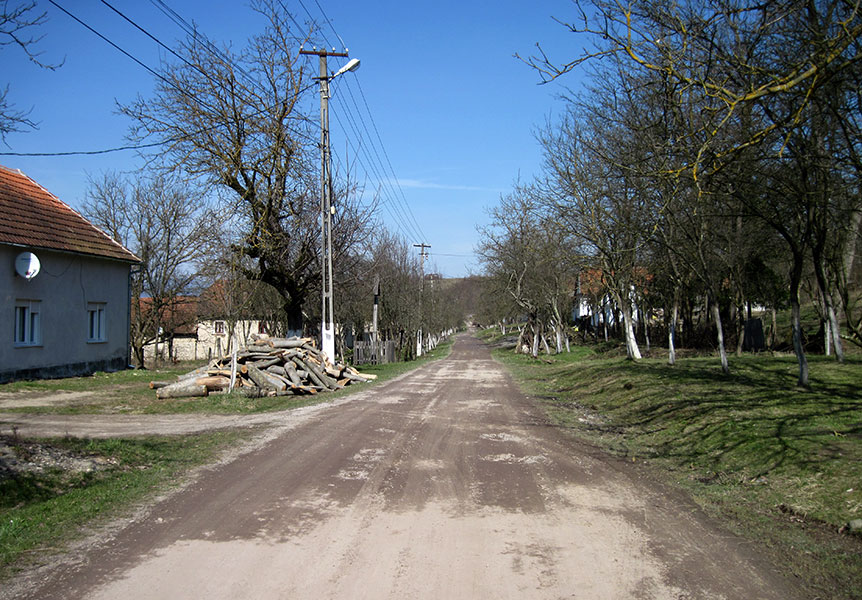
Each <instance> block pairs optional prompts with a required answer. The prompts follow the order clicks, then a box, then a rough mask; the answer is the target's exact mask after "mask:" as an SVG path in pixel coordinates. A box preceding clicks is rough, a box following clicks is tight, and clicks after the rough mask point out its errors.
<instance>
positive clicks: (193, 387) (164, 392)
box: [156, 379, 208, 400]
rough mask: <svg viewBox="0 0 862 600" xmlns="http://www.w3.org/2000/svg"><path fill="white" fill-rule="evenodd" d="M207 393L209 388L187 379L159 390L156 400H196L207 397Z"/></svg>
mask: <svg viewBox="0 0 862 600" xmlns="http://www.w3.org/2000/svg"><path fill="white" fill-rule="evenodd" d="M207 393H208V392H207V386H205V385H200V384H198V383H196V382H195V380H194V379H185V380H183V381H178V382H176V383H172V384H171V385H166V386H165V387H163V388H159V389H157V390H156V398H158V399H160V400H164V399H166V398H194V397H198V396H206V395H207Z"/></svg>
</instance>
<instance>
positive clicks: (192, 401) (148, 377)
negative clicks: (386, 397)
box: [0, 340, 453, 414]
mask: <svg viewBox="0 0 862 600" xmlns="http://www.w3.org/2000/svg"><path fill="white" fill-rule="evenodd" d="M452 344H453V341H452V340H448V341H445V342H443V343H441V344H440V345H439V346H437V348H435V349H434V350H432V351H431V352H429V353H427V354H425V355H424V356H422V357H421V358H419V359H418V360H414V361H410V362H399V363H391V364H385V365H360V366H359V367H358V368H359V370H360V371H362V372H363V373H370V374H374V375H377V380H376V381H374V382H371V383H368V384H359V385H351V386H348V387H347V388H345V389H344V390H339V391H337V392H327V393H321V394H316V395H313V396H276V397H272V398H270V397H264V398H247V397H245V396H242V395H241V394H211V395H209V396H206V397H203V398H181V399H173V400H157V399H156V393H155V391H153V390H151V389H150V388H149V382H150V381H153V380H160V381H173V380H174V379H175V378H176V377H177V375H181V374H183V373H187V372H189V371H191V370H192V369H194V368H195V367H198V366H200V365H201V363H187V364H180V365H176V366H172V367H171V368H165V369H153V370H127V371H118V372H116V373H96V374H95V375H92V376H90V377H70V378H67V379H55V380H44V381H21V382H15V383H8V384H4V385H2V386H0V391H2V392H22V393H26V392H53V393H56V394H58V395H59V396H62V395H63V394H68V393H70V392H72V393H74V392H78V393H83V396H81V397H80V399H76V400H74V401H71V402H61V403H57V404H46V405H40V406H18V407H9V408H0V410H2V411H6V412H23V413H29V414H37V413H38V414H118V413H122V414H180V413H210V414H250V413H261V412H268V411H274V410H290V409H293V408H299V407H301V406H309V405H312V404H319V403H321V402H329V401H332V400H334V399H336V398H339V397H341V396H344V395H346V394H351V393H355V392H358V391H361V390H363V389H367V388H368V386H373V385H375V384H377V383H381V382H383V381H387V380H389V379H392V378H393V377H397V376H398V375H401V374H402V373H406V372H407V371H411V370H413V369H415V368H417V367H420V366H422V365H423V364H425V363H427V362H429V361H433V360H439V359H441V358H445V357H446V356H448V355H449V353H450V352H451V351H452Z"/></svg>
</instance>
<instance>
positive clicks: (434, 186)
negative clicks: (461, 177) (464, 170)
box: [389, 179, 505, 194]
mask: <svg viewBox="0 0 862 600" xmlns="http://www.w3.org/2000/svg"><path fill="white" fill-rule="evenodd" d="M389 183H390V184H391V185H393V186H397V185H400V186H401V187H402V188H403V189H414V190H450V191H460V192H486V193H487V192H491V193H494V194H501V193H503V192H504V191H505V190H501V189H497V188H488V187H481V186H475V185H457V184H446V183H435V182H433V181H424V180H422V179H398V180H397V181H392V180H390V182H389Z"/></svg>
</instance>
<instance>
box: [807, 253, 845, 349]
mask: <svg viewBox="0 0 862 600" xmlns="http://www.w3.org/2000/svg"><path fill="white" fill-rule="evenodd" d="M822 254H823V250H822V248H819V247H818V248H815V249H814V276H815V278H816V279H817V287H818V289H819V291H820V297H821V298H822V299H823V306H824V308H825V312H826V314H825V318H826V320H827V321H828V323H829V327H828V328H826V330H827V335H828V334H829V333H831V334H832V337H831V339H832V343H833V345H834V347H835V358H837V359H838V362H839V363H844V348H843V346H842V345H841V328H840V326H839V324H838V318H837V317H836V315H835V303H834V302H832V294H831V292H830V290H829V283H828V281H827V280H826V267H825V264H824V259H823V256H822ZM827 348H828V345H827Z"/></svg>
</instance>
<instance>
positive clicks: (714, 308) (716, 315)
mask: <svg viewBox="0 0 862 600" xmlns="http://www.w3.org/2000/svg"><path fill="white" fill-rule="evenodd" d="M710 311H711V313H712V319H713V320H714V321H715V331H716V337H717V338H718V355H719V357H720V358H721V370H722V372H723V373H724V374H728V373H730V366H729V365H728V364H727V349H726V348H725V347H724V331H722V327H721V311H720V310H719V308H718V302H715V301H713V302H710Z"/></svg>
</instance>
